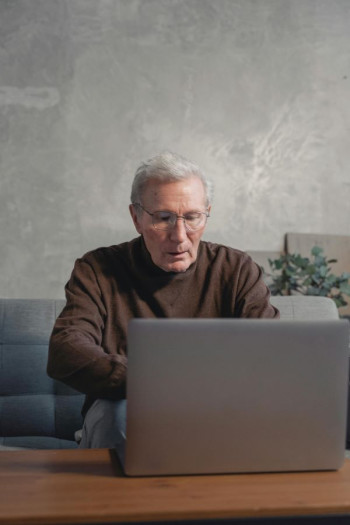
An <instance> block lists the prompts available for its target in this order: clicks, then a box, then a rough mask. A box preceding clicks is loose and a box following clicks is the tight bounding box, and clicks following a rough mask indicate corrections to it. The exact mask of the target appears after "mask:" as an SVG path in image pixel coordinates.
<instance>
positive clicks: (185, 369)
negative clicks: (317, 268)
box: [124, 319, 349, 475]
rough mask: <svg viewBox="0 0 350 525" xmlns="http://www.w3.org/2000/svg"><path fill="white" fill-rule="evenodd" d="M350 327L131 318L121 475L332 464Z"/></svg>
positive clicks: (341, 443)
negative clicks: (125, 435) (125, 431)
mask: <svg viewBox="0 0 350 525" xmlns="http://www.w3.org/2000/svg"><path fill="white" fill-rule="evenodd" d="M348 330H349V328H348V323H347V321H341V320H336V321H335V320H333V321H322V322H320V321H282V320H279V321H277V320H265V319H134V320H132V321H131V322H130V324H129V331H128V377H127V399H128V408H127V441H126V450H125V464H124V469H125V472H126V474H128V475H173V474H209V473H210V474H213V473H236V472H237V473H238V472H274V471H303V470H324V469H325V470H327V469H337V468H339V467H340V466H341V465H342V463H343V460H344V451H345V435H346V414H347V410H346V409H347V388H348V353H349V349H348V340H349V332H348Z"/></svg>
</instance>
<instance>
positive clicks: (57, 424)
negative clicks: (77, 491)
mask: <svg viewBox="0 0 350 525" xmlns="http://www.w3.org/2000/svg"><path fill="white" fill-rule="evenodd" d="M64 304H65V303H64V301H62V300H61V301H60V300H46V299H1V300H0V445H7V446H19V447H29V448H61V447H63V448H67V447H69V448H71V447H74V446H75V444H74V432H75V431H76V430H78V429H79V428H81V426H82V418H81V414H80V411H81V407H82V404H83V397H84V396H83V395H82V394H80V393H79V392H77V391H75V390H73V389H71V388H69V387H67V386H65V385H64V384H63V383H60V382H58V381H55V380H53V379H51V378H49V377H48V376H47V374H46V364H47V353H48V342H49V338H50V334H51V331H52V328H53V325H54V322H55V319H56V317H57V316H58V314H59V313H60V311H61V310H62V308H63V306H64Z"/></svg>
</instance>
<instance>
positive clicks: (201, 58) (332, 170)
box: [0, 0, 350, 297]
mask: <svg viewBox="0 0 350 525" xmlns="http://www.w3.org/2000/svg"><path fill="white" fill-rule="evenodd" d="M349 57H350V1H349V0H0V199H1V202H0V221H1V236H0V246H1V259H0V295H1V296H3V297H60V296H62V295H63V285H64V283H65V281H66V280H67V278H68V277H69V274H70V271H71V269H72V265H73V262H74V260H75V258H76V257H78V256H80V255H81V254H82V253H84V252H85V251H87V250H89V249H92V248H95V247H98V246H101V245H110V244H113V243H116V242H121V241H123V240H127V239H129V238H131V237H133V236H134V235H135V234H134V231H133V229H132V225H131V220H130V218H129V215H128V210H127V205H128V202H129V190H130V182H131V179H132V176H133V172H134V170H135V168H136V167H137V166H138V164H139V162H140V160H142V159H144V158H145V157H149V156H151V155H153V154H155V153H158V152H159V151H161V150H163V149H172V150H174V151H177V152H179V153H182V154H184V155H186V156H188V157H189V158H191V159H193V160H195V161H197V162H198V163H199V164H200V165H201V166H202V167H203V168H204V170H205V171H206V172H207V174H208V175H209V176H210V177H211V178H212V179H213V181H214V183H215V186H216V196H215V202H214V207H213V213H212V217H211V218H210V222H209V226H208V230H207V235H206V238H207V239H211V240H216V241H220V242H225V243H227V244H230V245H233V246H236V247H239V248H243V249H250V250H279V249H280V248H281V247H282V243H283V235H284V233H285V232H287V231H299V232H325V233H337V234H349V233H350V231H349V217H350V174H349V165H350V97H349V94H350V93H349V85H350V84H349V82H350V58H349Z"/></svg>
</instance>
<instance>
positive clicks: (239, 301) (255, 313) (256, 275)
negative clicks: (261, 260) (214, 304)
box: [234, 254, 280, 319]
mask: <svg viewBox="0 0 350 525" xmlns="http://www.w3.org/2000/svg"><path fill="white" fill-rule="evenodd" d="M270 295H271V294H270V290H269V289H268V287H267V286H266V284H265V283H264V280H263V272H262V270H261V268H260V267H259V266H258V265H257V264H256V263H255V262H254V261H253V260H252V259H251V257H250V256H249V255H247V254H246V255H245V257H244V258H243V261H242V265H241V269H240V275H239V281H238V289H237V296H236V304H235V308H234V311H235V313H234V315H235V317H255V318H276V319H278V318H279V316H280V314H279V311H278V310H277V308H275V307H274V306H272V304H271V303H270Z"/></svg>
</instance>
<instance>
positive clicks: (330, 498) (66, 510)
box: [0, 450, 350, 525]
mask: <svg viewBox="0 0 350 525" xmlns="http://www.w3.org/2000/svg"><path fill="white" fill-rule="evenodd" d="M346 513H349V514H350V460H349V459H346V461H345V464H344V466H343V467H342V469H340V470H339V471H337V472H306V473H291V474H241V475H216V476H212V475H211V476H177V477H150V478H127V477H125V476H124V475H123V473H122V472H121V469H120V467H119V465H118V461H117V459H116V458H115V456H114V453H113V451H108V450H40V451H39V450H36V451H34V450H33V451H23V450H21V451H14V452H0V524H2V525H3V524H6V525H19V524H20V525H29V524H31V525H33V524H36V525H42V524H56V525H58V524H68V523H71V524H77V523H98V522H105V523H118V522H121V521H130V522H135V521H150V520H156V521H160V520H181V519H209V518H229V517H231V518H233V517H236V518H239V517H264V516H296V515H319V514H346Z"/></svg>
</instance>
